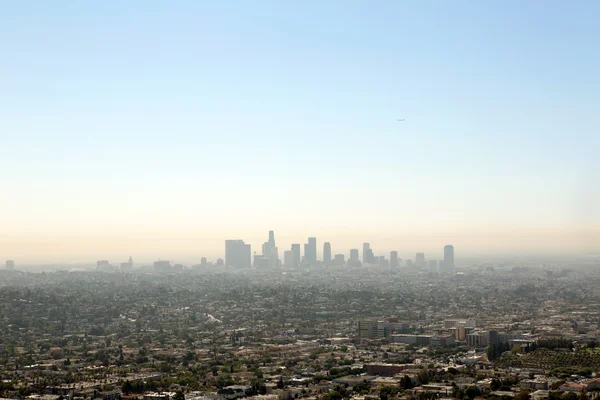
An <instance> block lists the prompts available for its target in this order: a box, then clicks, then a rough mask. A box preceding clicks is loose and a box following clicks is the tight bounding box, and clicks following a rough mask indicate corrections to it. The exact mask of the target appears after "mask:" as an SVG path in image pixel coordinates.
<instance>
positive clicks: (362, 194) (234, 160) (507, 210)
mask: <svg viewBox="0 0 600 400" xmlns="http://www.w3.org/2000/svg"><path fill="white" fill-rule="evenodd" d="M598 15H600V3H598V2H595V1H574V2H564V1H537V0H532V1H527V2H522V1H510V0H509V1H481V2H474V1H443V2H442V1H372V2H364V1H353V0H348V1H334V0H331V1H317V0H314V1H313V0H309V1H302V2H300V1H296V2H293V1H266V0H258V1H195V0H193V1H192V0H190V1H186V0H179V1H173V2H164V1H153V0H143V1H142V0H131V1H127V2H121V1H116V0H107V1H103V2H86V1H61V0H57V1H54V2H43V1H33V2H17V1H15V2H3V3H2V4H1V5H0V154H1V156H0V157H1V163H2V168H0V260H2V259H9V258H11V259H15V260H17V261H18V262H25V263H26V262H59V261H64V262H75V261H82V260H92V261H94V260H96V259H98V258H114V259H115V260H114V261H115V262H118V261H119V259H125V258H126V257H128V256H129V255H132V256H133V257H134V258H135V259H147V260H151V259H157V258H162V259H178V260H199V258H200V257H202V256H207V257H209V258H216V257H222V256H223V252H224V242H223V241H224V240H225V239H244V240H246V242H250V243H251V244H252V245H253V250H259V246H260V243H262V242H263V241H265V240H266V239H267V231H268V230H269V229H274V230H275V231H276V234H277V238H278V245H279V246H280V248H282V250H283V249H287V248H288V247H287V246H289V244H290V243H298V242H299V243H304V242H305V241H306V238H307V237H308V236H317V238H318V240H319V246H320V245H321V243H322V242H323V241H325V240H328V241H330V242H331V243H332V246H333V251H334V253H336V252H341V253H346V252H347V250H348V249H350V248H353V247H356V248H361V244H362V242H364V241H370V242H371V243H372V246H373V248H374V250H375V251H376V252H377V251H380V252H387V251H389V250H393V249H394V250H398V251H399V252H400V254H406V255H409V254H414V252H415V251H425V252H426V253H428V254H431V255H432V256H433V257H439V255H440V254H441V253H442V247H443V245H445V244H447V243H452V244H454V245H455V247H456V252H457V259H458V258H459V255H460V254H463V255H464V254H485V253H511V252H519V253H528V252H532V253H590V252H591V253H598V252H600V249H599V247H600V189H599V186H600V185H599V184H598V182H600V167H599V166H598V159H599V154H600V152H599V150H600V133H599V132H600V129H599V128H600V123H599V122H598V116H599V115H600V114H599V113H598V110H599V109H600V95H599V93H600V75H599V74H598V70H600V53H599V52H598V51H597V47H598V43H599V42H600V26H599V25H598V24H597V18H598ZM398 119H404V121H403V122H400V121H397V120H398Z"/></svg>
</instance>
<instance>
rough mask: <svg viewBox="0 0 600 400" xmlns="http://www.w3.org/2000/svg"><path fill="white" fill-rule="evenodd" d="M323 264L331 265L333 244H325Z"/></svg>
mask: <svg viewBox="0 0 600 400" xmlns="http://www.w3.org/2000/svg"><path fill="white" fill-rule="evenodd" d="M323 263H325V264H329V263H331V243H329V242H325V243H323Z"/></svg>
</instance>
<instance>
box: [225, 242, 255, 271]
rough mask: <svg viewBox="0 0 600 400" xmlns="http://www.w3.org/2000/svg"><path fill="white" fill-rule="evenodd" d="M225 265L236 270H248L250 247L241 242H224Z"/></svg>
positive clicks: (250, 255)
mask: <svg viewBox="0 0 600 400" xmlns="http://www.w3.org/2000/svg"><path fill="white" fill-rule="evenodd" d="M225 265H227V266H228V267H232V268H236V269H240V268H250V267H251V266H252V251H251V249H250V245H249V244H246V243H244V241H243V240H226V241H225Z"/></svg>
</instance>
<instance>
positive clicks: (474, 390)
mask: <svg viewBox="0 0 600 400" xmlns="http://www.w3.org/2000/svg"><path fill="white" fill-rule="evenodd" d="M465 394H466V395H467V397H468V398H469V399H474V398H475V397H477V396H479V395H480V394H481V391H480V390H479V388H478V387H477V386H469V387H468V388H467V390H465Z"/></svg>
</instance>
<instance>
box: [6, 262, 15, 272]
mask: <svg viewBox="0 0 600 400" xmlns="http://www.w3.org/2000/svg"><path fill="white" fill-rule="evenodd" d="M6 269H8V270H11V271H12V270H14V269H15V262H14V261H13V260H6Z"/></svg>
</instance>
